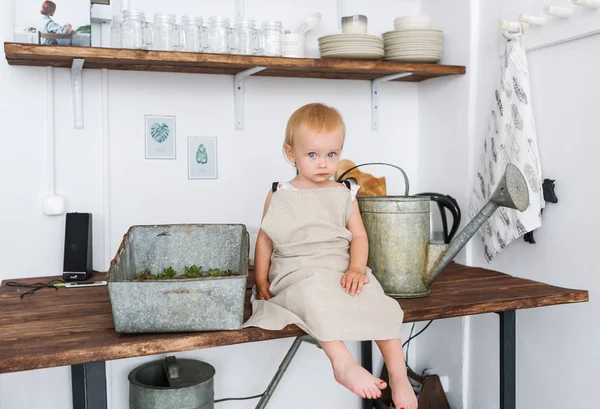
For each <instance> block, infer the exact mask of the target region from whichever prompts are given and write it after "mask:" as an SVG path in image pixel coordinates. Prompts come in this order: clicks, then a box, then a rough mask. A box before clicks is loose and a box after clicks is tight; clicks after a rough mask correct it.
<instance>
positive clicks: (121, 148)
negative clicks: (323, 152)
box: [0, 0, 454, 409]
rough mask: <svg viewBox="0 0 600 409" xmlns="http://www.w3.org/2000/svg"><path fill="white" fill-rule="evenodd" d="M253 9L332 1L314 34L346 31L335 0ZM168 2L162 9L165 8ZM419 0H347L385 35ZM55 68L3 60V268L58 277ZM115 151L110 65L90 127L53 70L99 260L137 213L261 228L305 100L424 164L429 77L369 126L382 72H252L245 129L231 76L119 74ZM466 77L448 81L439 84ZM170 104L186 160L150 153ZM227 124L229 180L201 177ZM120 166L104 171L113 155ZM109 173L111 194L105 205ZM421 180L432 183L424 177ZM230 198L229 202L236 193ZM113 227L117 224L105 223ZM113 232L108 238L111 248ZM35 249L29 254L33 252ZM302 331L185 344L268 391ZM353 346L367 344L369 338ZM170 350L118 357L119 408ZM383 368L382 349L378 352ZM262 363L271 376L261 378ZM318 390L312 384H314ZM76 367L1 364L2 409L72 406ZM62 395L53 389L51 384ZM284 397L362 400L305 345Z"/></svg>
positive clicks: (60, 167)
mask: <svg viewBox="0 0 600 409" xmlns="http://www.w3.org/2000/svg"><path fill="white" fill-rule="evenodd" d="M136 1H137V4H136V3H135V1H134V4H133V7H139V6H143V9H144V10H146V11H147V12H150V13H151V12H154V11H158V10H159V6H160V4H164V3H163V2H159V1H158V0H153V1H144V2H143V3H142V2H140V0H136ZM247 3H249V4H247V10H246V11H247V14H248V15H254V16H256V17H257V18H258V20H261V19H263V18H268V17H279V18H282V19H283V20H284V22H285V24H286V25H288V24H289V25H291V26H296V25H297V24H299V23H300V21H301V19H302V16H303V15H305V14H306V13H308V12H311V11H314V10H319V11H320V12H321V13H322V14H323V18H324V21H323V24H324V28H323V29H321V30H320V31H319V32H318V33H314V34H313V37H312V38H313V40H314V39H315V38H316V37H317V36H318V35H323V34H325V33H328V32H334V31H335V29H336V25H335V22H334V21H335V20H334V19H335V16H336V9H335V2H329V3H327V4H320V2H317V1H316V0H313V1H306V2H302V3H294V9H293V11H292V9H291V8H290V7H289V4H290V3H288V2H273V1H271V2H269V1H266V0H265V1H258V0H256V1H249V2H247ZM160 8H161V9H162V7H160ZM0 9H2V10H6V11H7V13H5V14H4V13H3V14H2V15H0V23H2V24H0V27H2V28H0V40H2V41H11V40H12V36H13V34H12V32H13V30H12V28H13V25H14V21H13V14H14V13H13V1H11V0H0ZM169 9H170V10H172V11H174V12H177V13H178V14H181V13H184V12H186V13H194V12H197V13H200V14H202V15H204V16H208V15H212V14H225V15H229V16H232V17H233V1H230V2H209V1H207V0H205V1H202V2H193V3H190V2H185V1H183V0H178V1H172V2H169ZM418 10H419V2H418V1H406V2H402V3H399V2H394V1H391V0H377V1H372V2H368V3H366V2H362V1H358V0H354V1H348V2H347V12H348V13H355V12H362V13H365V14H367V15H368V16H369V17H370V22H371V24H370V27H371V30H370V31H371V32H372V33H377V34H380V33H381V32H384V31H387V30H389V29H390V28H391V26H392V18H393V16H396V15H402V14H407V13H414V12H418ZM45 75H46V74H45V69H44V68H31V67H9V66H8V64H7V63H6V60H5V59H4V58H1V59H0V95H2V96H3V98H1V99H0V101H1V102H0V104H1V105H0V107H1V108H2V109H0V115H1V116H2V122H3V123H4V124H8V132H5V135H9V136H7V137H6V138H5V139H4V140H5V149H4V150H3V155H2V158H3V159H2V160H1V161H0V174H1V175H3V176H2V178H1V179H0V181H1V182H0V184H1V188H2V189H1V192H2V199H3V200H1V201H0V214H1V215H2V216H1V220H0V221H1V225H2V227H3V233H4V234H2V235H0V249H1V250H0V252H1V255H2V257H0V260H1V261H0V279H8V278H18V277H34V276H48V275H57V274H60V273H61V269H62V249H63V240H64V216H58V217H47V216H44V215H43V214H42V211H41V198H42V196H43V195H44V194H45V193H46V191H47V190H46V189H47V188H46V186H47V179H46V176H47V175H46V173H47V172H46V166H45V159H46V149H45V129H46V128H45V116H44V115H45V112H46V103H45V99H46V93H45V84H46V77H45ZM107 80H108V106H109V112H108V114H109V127H108V135H109V136H108V148H109V149H108V152H107V153H108V158H107V159H106V158H105V157H103V154H102V152H103V150H102V149H103V143H105V141H103V140H102V115H101V112H102V92H101V86H102V74H101V72H100V71H84V76H83V82H84V101H85V102H84V109H85V112H84V120H85V129H83V130H74V129H73V126H72V103H71V89H70V73H69V70H66V69H55V70H54V90H55V99H54V102H55V104H54V109H55V116H54V118H55V129H56V160H57V163H56V192H57V194H59V195H62V196H63V197H65V199H66V210H67V211H68V212H73V211H79V212H91V213H93V215H94V219H93V231H94V267H95V269H97V270H103V269H106V267H107V264H108V262H109V260H110V258H111V257H112V256H113V255H114V253H115V251H116V249H117V246H118V244H119V242H120V240H121V237H122V235H123V234H124V233H125V231H126V229H127V228H128V227H129V226H130V225H133V224H138V223H166V222H178V223H195V222H226V223H236V222H241V223H245V224H247V225H248V226H253V227H255V226H257V225H258V223H259V220H260V214H261V209H262V205H263V201H264V197H265V194H266V193H267V190H268V189H269V186H270V183H271V182H272V181H274V180H277V179H284V180H286V179H290V178H292V177H293V175H294V172H293V168H291V167H289V165H287V164H286V162H285V161H284V159H283V157H282V155H281V143H282V140H283V132H284V127H285V122H286V120H287V118H288V117H289V115H290V114H291V113H292V112H293V110H295V109H296V108H298V107H299V106H301V105H302V104H304V103H308V102H312V101H323V102H325V103H328V104H332V105H334V106H336V107H338V108H339V109H340V110H341V111H342V114H343V115H344V117H345V119H346V122H347V127H348V136H347V145H346V150H345V152H344V156H345V157H347V158H351V159H353V160H354V161H356V162H364V161H372V160H377V161H389V162H393V163H401V164H402V165H403V166H404V167H405V168H406V170H407V172H409V174H411V175H415V174H417V170H418V169H419V160H420V157H419V155H418V154H417V150H418V148H419V142H418V135H419V126H420V123H419V121H418V120H417V118H418V117H419V110H420V106H419V87H420V85H419V84H400V83H388V84H385V86H384V89H383V90H382V94H381V104H380V109H381V130H380V131H379V132H371V130H370V84H369V83H368V82H366V81H364V82H362V81H325V80H302V79H277V78H270V79H268V78H250V79H249V80H248V81H247V89H246V97H245V101H246V105H245V109H246V111H245V119H246V124H245V130H244V131H234V126H233V92H232V78H231V77H226V76H209V75H188V74H171V73H141V72H116V71H114V72H108V75H107ZM452 81H454V79H446V80H441V81H438V84H439V86H442V87H443V86H444V85H445V84H446V82H452ZM150 113H164V114H172V115H176V116H177V158H178V159H177V160H175V161H157V160H154V161H152V160H145V159H144V143H143V141H144V139H143V116H144V114H150ZM198 135H206V136H216V137H217V138H218V151H219V179H218V180H211V181H199V180H188V179H187V170H186V163H185V161H184V160H183V158H185V152H186V138H187V137H188V136H198ZM104 160H107V161H108V164H109V172H108V178H106V179H105V178H103V168H102V166H103V161H104ZM381 174H382V175H383V174H385V175H386V176H387V177H388V182H389V183H390V185H391V186H390V189H389V190H390V192H392V193H393V192H398V191H400V189H401V188H402V183H401V177H400V176H399V175H396V174H395V173H394V172H391V171H390V172H388V171H385V170H384V169H382V170H381ZM104 183H108V186H109V198H110V201H109V203H108V206H107V210H108V211H107V212H106V213H104V206H103V201H104V199H105V197H104V195H103V186H104ZM415 184H416V185H415V189H419V184H420V182H418V181H417V182H415ZM224 204H226V206H225V205H224ZM105 223H106V225H107V226H108V231H106V230H105V229H104V226H105ZM105 235H107V238H108V240H107V241H106V243H107V247H105ZM24 260H26V262H24ZM290 344H291V340H289V339H288V340H278V341H269V342H262V343H254V344H244V345H238V346H230V347H223V348H215V349H210V350H201V351H192V352H187V353H181V354H180V353H178V354H176V355H177V356H180V357H184V356H192V357H195V358H198V359H202V360H205V361H207V362H209V363H211V364H212V365H214V366H215V367H216V368H217V375H216V397H217V398H222V397H229V396H247V395H252V394H256V393H258V392H261V391H262V390H264V388H265V387H266V385H267V384H268V382H269V380H270V379H269V378H270V374H273V373H274V372H275V371H276V369H277V367H278V365H279V363H280V362H281V359H282V358H283V356H284V354H285V352H286V351H287V348H288V347H289V345H290ZM350 347H351V349H352V351H353V352H354V353H357V352H358V344H357V343H352V344H350ZM161 357H162V356H153V357H141V358H136V359H125V360H119V361H112V362H108V363H107V365H108V366H107V374H108V389H109V402H110V403H109V405H110V406H109V407H110V408H112V409H122V408H125V407H126V405H127V396H128V393H127V388H128V384H127V380H126V374H127V372H128V371H129V370H131V369H133V368H134V367H136V366H137V365H139V364H141V363H143V362H146V361H148V360H153V359H157V358H161ZM376 364H377V367H380V365H381V363H380V361H377V362H376ZM256 373H264V374H267V375H261V376H257V375H256ZM32 384H33V385H43V387H44V388H46V389H47V390H48V391H49V392H48V393H35V394H31V393H28V392H27V389H26V388H25V387H24V386H23V385H32ZM307 388H310V389H311V393H310V394H307V393H306V390H307ZM70 393H71V388H70V370H69V368H68V367H61V368H53V369H44V370H37V371H29V372H22V373H13V374H4V375H1V376H0V408H2V409H28V408H35V409H65V408H70V407H71V403H70ZM49 395H52V399H48V396H49ZM254 405H255V402H254V401H246V402H227V403H223V404H220V408H221V409H230V408H231V409H233V408H250V407H254ZM271 405H272V406H273V407H283V406H285V407H287V408H290V409H293V408H306V407H310V408H329V407H356V408H358V407H359V406H360V403H359V398H358V397H356V396H354V395H352V394H351V393H350V392H348V391H346V390H344V389H343V388H342V387H341V386H339V385H337V384H336V383H335V381H334V380H333V377H332V374H331V369H330V367H329V363H328V362H327V360H326V358H325V356H324V355H323V354H322V352H321V351H319V350H317V349H315V348H314V347H313V346H311V345H306V346H303V347H302V348H301V350H300V352H299V356H298V358H297V359H296V360H295V361H294V363H293V364H292V366H291V367H290V369H289V372H288V373H287V374H286V376H285V377H284V379H283V380H282V383H281V385H280V387H279V389H278V391H277V393H276V394H275V396H274V397H273V400H272V403H271Z"/></svg>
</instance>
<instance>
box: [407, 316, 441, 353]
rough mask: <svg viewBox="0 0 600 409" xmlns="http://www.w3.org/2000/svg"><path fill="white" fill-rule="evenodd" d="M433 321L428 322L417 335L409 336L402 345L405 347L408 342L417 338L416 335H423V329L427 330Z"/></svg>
mask: <svg viewBox="0 0 600 409" xmlns="http://www.w3.org/2000/svg"><path fill="white" fill-rule="evenodd" d="M432 322H433V320H431V321H429V322H428V323H427V325H425V326H424V327H423V329H421V331H419V332H417V333H416V334H415V336H409V337H408V339H407V340H406V341H405V342H404V344H402V347H404V346H405V345H406V344H408V343H409V342H410V341H411V340H413V339H415V338H416V337H418V336H419V335H421V334H422V333H423V331H425V330H426V329H427V327H429V326H430V325H431V323H432ZM411 333H412V332H411Z"/></svg>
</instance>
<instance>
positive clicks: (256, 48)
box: [111, 10, 283, 57]
mask: <svg viewBox="0 0 600 409" xmlns="http://www.w3.org/2000/svg"><path fill="white" fill-rule="evenodd" d="M203 23H204V22H203V19H202V17H199V16H195V15H184V16H182V17H181V22H180V23H179V24H178V23H177V21H176V17H175V15H174V14H171V13H156V14H155V15H154V19H153V22H152V23H149V22H146V16H145V14H144V12H143V11H138V10H125V11H123V13H122V15H120V16H115V17H114V18H113V22H112V25H111V47H114V48H129V49H137V50H160V51H189V52H204V53H217V54H242V55H265V56H273V57H278V56H281V54H282V43H283V27H282V23H281V21H275V20H266V21H263V22H262V26H261V28H260V29H258V28H257V27H256V23H255V21H254V19H251V18H242V19H238V20H236V21H235V23H234V24H233V26H232V25H231V24H230V22H229V18H227V17H222V16H214V17H210V18H209V19H208V23H207V25H206V26H204V25H203Z"/></svg>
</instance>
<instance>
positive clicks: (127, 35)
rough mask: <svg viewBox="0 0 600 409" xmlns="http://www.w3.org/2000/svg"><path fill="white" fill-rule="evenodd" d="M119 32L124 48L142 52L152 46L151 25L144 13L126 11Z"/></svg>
mask: <svg viewBox="0 0 600 409" xmlns="http://www.w3.org/2000/svg"><path fill="white" fill-rule="evenodd" d="M119 31H120V38H121V47H122V48H131V49H134V50H142V49H149V48H150V46H151V45H152V35H151V28H150V24H148V23H147V22H146V15H145V14H144V12H143V11H138V10H124V11H123V21H121V26H120V30H119Z"/></svg>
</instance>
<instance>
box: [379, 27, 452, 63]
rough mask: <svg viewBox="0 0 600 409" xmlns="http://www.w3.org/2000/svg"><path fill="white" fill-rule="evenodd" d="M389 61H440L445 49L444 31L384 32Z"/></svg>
mask: <svg viewBox="0 0 600 409" xmlns="http://www.w3.org/2000/svg"><path fill="white" fill-rule="evenodd" d="M383 42H384V48H385V59H386V60H388V61H402V62H423V63H438V62H440V60H441V59H442V54H443V51H444V33H443V32H442V31H439V30H430V29H417V30H396V31H388V32H387V33H383Z"/></svg>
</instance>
